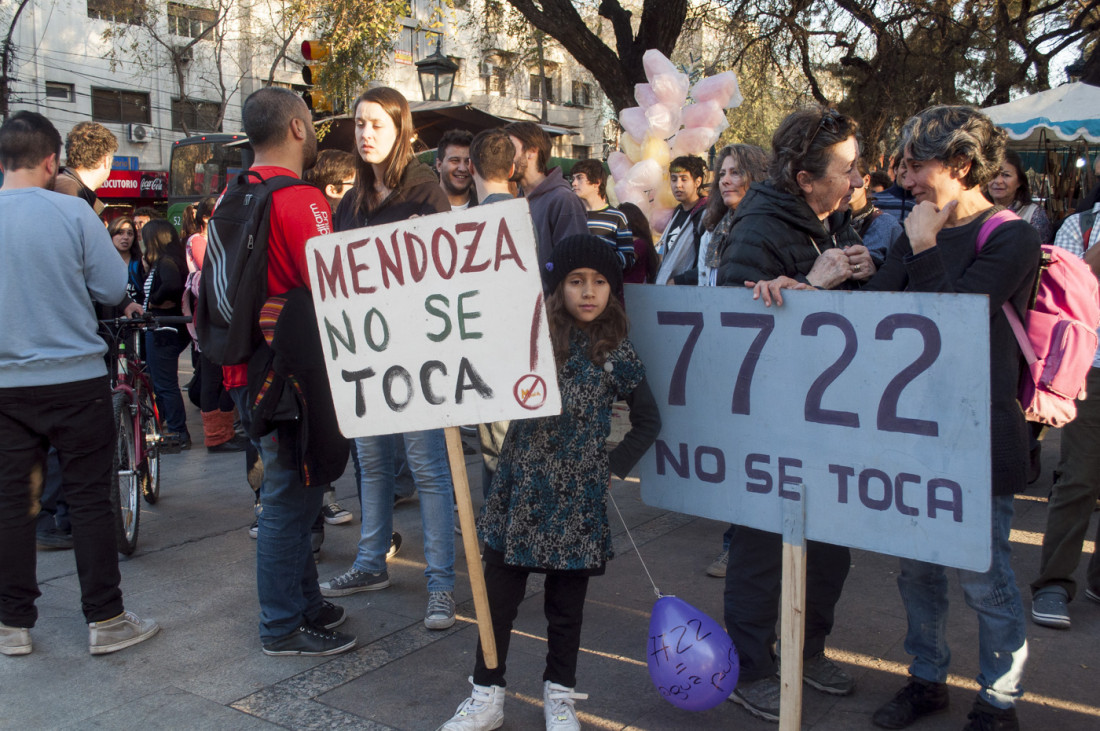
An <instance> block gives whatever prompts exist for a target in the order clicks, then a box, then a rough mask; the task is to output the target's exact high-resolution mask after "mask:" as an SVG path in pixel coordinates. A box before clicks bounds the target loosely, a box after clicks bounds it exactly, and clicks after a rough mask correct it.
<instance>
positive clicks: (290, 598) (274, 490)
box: [256, 428, 324, 642]
mask: <svg viewBox="0 0 1100 731" xmlns="http://www.w3.org/2000/svg"><path fill="white" fill-rule="evenodd" d="M295 431H296V429H295V428H287V429H279V430H277V431H274V432H271V433H270V434H267V435H266V436H264V437H263V438H262V439H260V454H261V456H262V457H263V461H264V480H263V485H262V486H261V487H260V503H261V504H262V505H263V510H262V511H261V512H260V515H259V533H258V535H257V537H256V589H257V593H258V594H259V599H260V639H261V640H263V641H265V642H267V641H270V640H274V639H276V638H278V637H282V636H283V635H286V634H289V633H291V632H293V631H294V630H296V629H297V628H298V626H299V625H300V624H302V622H304V621H305V620H306V618H307V617H311V616H314V615H316V613H317V612H318V611H319V609H320V606H321V601H322V600H321V589H320V587H319V586H318V584H317V565H316V564H315V563H314V562H313V550H312V547H311V545H310V527H311V526H312V525H313V521H314V520H316V519H317V516H318V515H319V514H320V512H321V498H322V497H323V496H324V492H323V491H322V490H317V489H314V488H306V487H305V486H304V485H302V482H301V480H300V479H299V477H298V470H297V469H296V468H295V467H294V466H293V465H290V464H287V463H286V461H285V459H280V458H279V441H280V439H292V438H295V436H296V435H295Z"/></svg>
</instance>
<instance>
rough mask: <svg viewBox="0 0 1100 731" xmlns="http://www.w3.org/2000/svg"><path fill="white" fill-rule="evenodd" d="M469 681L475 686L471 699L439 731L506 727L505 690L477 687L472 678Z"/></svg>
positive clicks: (482, 730)
mask: <svg viewBox="0 0 1100 731" xmlns="http://www.w3.org/2000/svg"><path fill="white" fill-rule="evenodd" d="M469 681H470V685H473V686H474V690H473V692H472V693H470V697H469V698H467V699H466V700H464V701H462V704H461V705H459V707H458V710H456V711H455V715H453V716H451V718H450V720H449V721H447V722H446V723H444V724H443V725H442V726H440V727H439V729H438V731H493V729H498V728H500V727H501V726H503V725H504V688H502V687H500V686H499V685H477V684H475V683H474V679H473V678H472V677H471V678H469Z"/></svg>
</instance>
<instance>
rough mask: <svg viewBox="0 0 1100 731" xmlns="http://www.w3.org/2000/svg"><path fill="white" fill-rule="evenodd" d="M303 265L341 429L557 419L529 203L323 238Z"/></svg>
mask: <svg viewBox="0 0 1100 731" xmlns="http://www.w3.org/2000/svg"><path fill="white" fill-rule="evenodd" d="M306 259H307V262H308V267H309V278H310V285H311V287H312V289H313V301H314V304H315V305H316V309H317V322H318V326H319V328H320V331H321V345H322V348H323V349H324V353H325V360H326V366H327V369H328V376H329V383H330V384H331V386H332V395H333V401H334V402H335V406H336V416H337V418H338V420H339V422H340V430H341V431H342V432H343V433H344V435H345V436H348V437H363V436H372V435H376V434H395V433H403V432H407V431H416V430H421V429H431V428H438V427H446V426H458V425H462V424H479V423H484V422H490V421H498V420H504V419H523V418H533V417H536V416H547V415H551V414H557V413H560V411H561V401H560V397H559V393H558V387H557V376H556V373H557V369H556V368H555V365H554V354H553V351H552V349H551V346H550V336H549V332H548V330H547V323H546V314H545V308H544V306H543V299H542V297H543V295H542V282H541V278H540V272H539V265H538V258H537V255H536V246H535V235H534V229H533V227H532V225H531V216H530V213H529V211H528V208H527V202H526V201H524V200H522V199H521V200H515V201H508V202H504V203H496V204H493V205H490V206H476V207H474V208H469V209H466V210H464V211H452V212H448V213H439V214H435V215H432V216H423V217H419V218H412V219H409V220H406V221H401V222H399V223H394V224H384V225H380V226H372V227H367V228H361V229H355V230H352V231H344V232H341V233H336V234H330V235H327V236H319V237H316V238H313V239H310V240H309V242H308V243H307V244H306Z"/></svg>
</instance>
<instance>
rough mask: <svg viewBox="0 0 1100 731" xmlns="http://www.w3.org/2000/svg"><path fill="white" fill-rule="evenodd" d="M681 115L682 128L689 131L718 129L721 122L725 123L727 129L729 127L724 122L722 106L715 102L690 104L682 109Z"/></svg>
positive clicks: (724, 114) (724, 113)
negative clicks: (691, 129)
mask: <svg viewBox="0 0 1100 731" xmlns="http://www.w3.org/2000/svg"><path fill="white" fill-rule="evenodd" d="M682 114H683V120H684V126H685V127H687V128H689V129H690V128H692V127H709V128H711V129H718V126H719V125H721V124H722V123H723V122H725V123H726V126H727V127H728V126H729V122H728V121H727V120H726V112H725V110H723V109H722V105H721V104H719V103H718V102H716V101H707V102H698V103H696V104H690V105H688V106H686V107H684V111H683V113H682Z"/></svg>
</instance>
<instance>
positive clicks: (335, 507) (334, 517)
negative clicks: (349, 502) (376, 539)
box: [321, 502, 353, 525]
mask: <svg viewBox="0 0 1100 731" xmlns="http://www.w3.org/2000/svg"><path fill="white" fill-rule="evenodd" d="M321 515H323V516H325V522H326V523H328V524H329V525H343V524H344V523H350V522H351V521H352V517H353V516H352V514H351V511H349V510H345V509H344V508H342V507H340V503H338V502H331V503H329V504H327V505H324V506H322V508H321Z"/></svg>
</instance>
